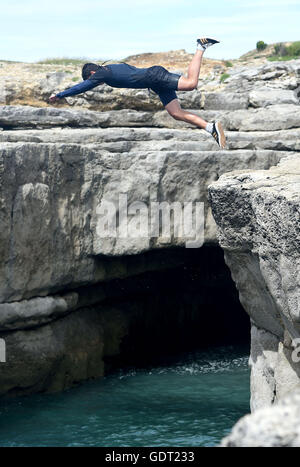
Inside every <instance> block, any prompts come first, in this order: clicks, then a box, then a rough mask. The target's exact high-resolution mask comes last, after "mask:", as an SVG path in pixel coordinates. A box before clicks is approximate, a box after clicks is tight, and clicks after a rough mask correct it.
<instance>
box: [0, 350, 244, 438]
mask: <svg viewBox="0 0 300 467" xmlns="http://www.w3.org/2000/svg"><path fill="white" fill-rule="evenodd" d="M248 353H249V351H248V349H247V348H241V347H239V348H233V347H223V348H218V349H214V350H211V351H206V352H197V353H190V354H185V355H183V356H181V357H180V358H179V359H177V360H173V361H169V362H168V363H164V364H162V365H161V366H159V367H155V368H148V369H140V370H126V371H124V370H123V371H122V372H118V373H115V374H113V375H110V376H108V377H106V378H104V379H102V380H98V381H93V382H88V383H85V384H82V385H81V386H78V387H76V388H73V389H71V390H68V391H65V392H63V393H60V394H52V395H47V394H46V395H34V396H28V397H23V398H18V399H1V400H0V446H107V447H117V446H151V447H156V446H166V447H167V446H173V447H180V446H183V447H184V446H186V447H192V446H214V445H216V444H218V443H219V441H220V440H221V438H222V437H223V436H224V435H226V434H227V433H228V432H229V431H230V429H231V427H232V426H233V425H234V423H235V422H236V421H237V420H238V419H239V418H240V417H241V416H243V415H244V414H246V413H248V412H249V370H248Z"/></svg>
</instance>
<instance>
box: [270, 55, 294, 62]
mask: <svg viewBox="0 0 300 467" xmlns="http://www.w3.org/2000/svg"><path fill="white" fill-rule="evenodd" d="M297 58H300V57H299V56H295V55H285V56H284V57H278V55H272V57H268V60H269V62H285V61H288V60H296V59H297Z"/></svg>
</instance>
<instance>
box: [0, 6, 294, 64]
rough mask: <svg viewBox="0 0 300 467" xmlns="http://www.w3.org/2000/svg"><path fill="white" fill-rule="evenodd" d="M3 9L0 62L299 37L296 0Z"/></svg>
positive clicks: (235, 48)
mask: <svg viewBox="0 0 300 467" xmlns="http://www.w3.org/2000/svg"><path fill="white" fill-rule="evenodd" d="M0 12H1V13H0V18H1V29H0V60H16V61H24V62H35V61H38V60H41V59H46V58H54V57H85V58H89V59H98V60H100V59H113V60H118V59H121V58H125V57H127V56H129V55H135V54H140V53H145V52H167V51H169V50H178V49H185V50H186V51H187V52H189V53H192V52H194V50H195V44H196V39H197V37H212V38H215V39H218V40H219V41H220V44H218V45H215V46H214V47H211V48H210V49H209V50H208V51H207V52H206V55H207V56H208V57H210V58H217V59H230V58H238V57H240V56H241V55H242V54H244V53H246V52H248V51H249V50H252V49H255V46H256V42H257V41H259V40H263V41H265V42H266V43H274V42H283V41H296V40H300V27H299V24H300V0H252V1H250V0H205V1H203V0H51V1H50V0H9V1H7V0H0Z"/></svg>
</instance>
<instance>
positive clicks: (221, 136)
mask: <svg viewBox="0 0 300 467" xmlns="http://www.w3.org/2000/svg"><path fill="white" fill-rule="evenodd" d="M212 137H213V138H214V139H215V140H216V142H217V143H218V145H219V146H220V148H222V149H224V148H225V146H226V137H225V133H224V130H223V127H222V125H221V123H220V122H214V124H213V130H212Z"/></svg>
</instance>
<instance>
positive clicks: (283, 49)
mask: <svg viewBox="0 0 300 467" xmlns="http://www.w3.org/2000/svg"><path fill="white" fill-rule="evenodd" d="M274 52H275V55H272V56H271V57H269V58H268V60H269V61H270V62H275V61H285V60H294V59H296V58H300V41H297V42H293V43H292V44H291V45H289V46H286V45H284V44H282V43H279V44H276V45H275V47H274Z"/></svg>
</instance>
